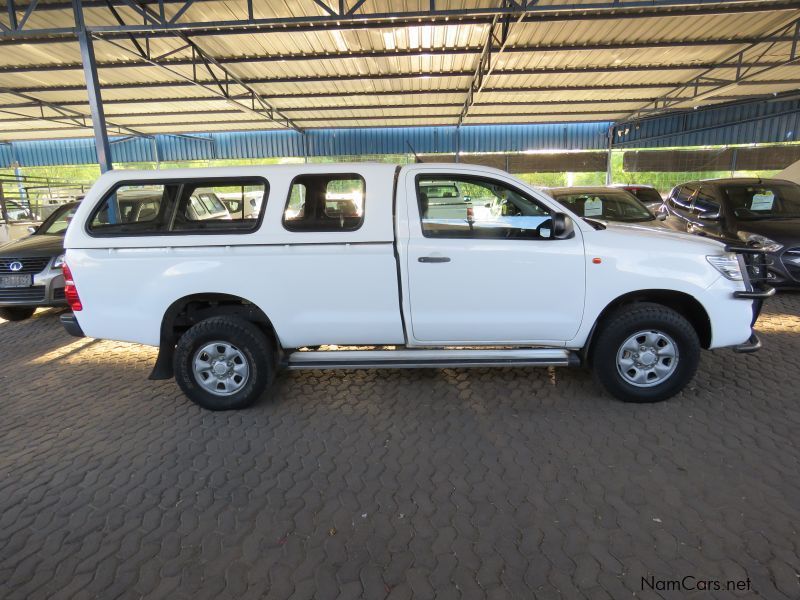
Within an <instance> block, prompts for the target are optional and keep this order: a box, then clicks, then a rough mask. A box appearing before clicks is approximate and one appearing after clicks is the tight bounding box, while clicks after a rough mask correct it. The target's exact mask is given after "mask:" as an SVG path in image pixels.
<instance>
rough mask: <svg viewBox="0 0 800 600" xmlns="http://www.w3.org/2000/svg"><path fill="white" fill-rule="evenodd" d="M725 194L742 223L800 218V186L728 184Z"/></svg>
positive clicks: (790, 184)
mask: <svg viewBox="0 0 800 600" xmlns="http://www.w3.org/2000/svg"><path fill="white" fill-rule="evenodd" d="M725 192H726V194H727V195H728V203H729V205H730V209H731V211H732V212H733V214H734V215H735V216H736V218H737V219H739V220H742V221H755V220H758V219H793V218H800V185H796V184H794V183H788V182H787V183H768V184H762V183H760V184H757V185H744V184H741V185H727V186H725Z"/></svg>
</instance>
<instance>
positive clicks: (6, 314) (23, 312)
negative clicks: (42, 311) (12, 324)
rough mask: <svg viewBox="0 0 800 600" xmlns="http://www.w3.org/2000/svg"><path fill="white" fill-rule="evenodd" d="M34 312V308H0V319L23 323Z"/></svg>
mask: <svg viewBox="0 0 800 600" xmlns="http://www.w3.org/2000/svg"><path fill="white" fill-rule="evenodd" d="M35 312H36V307H35V306H5V307H3V308H0V319H5V320H6V321H24V320H25V319H30V318H31V317H32V316H33V313H35Z"/></svg>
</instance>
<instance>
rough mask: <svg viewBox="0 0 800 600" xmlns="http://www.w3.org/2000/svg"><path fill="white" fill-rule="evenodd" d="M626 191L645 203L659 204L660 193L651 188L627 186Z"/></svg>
mask: <svg viewBox="0 0 800 600" xmlns="http://www.w3.org/2000/svg"><path fill="white" fill-rule="evenodd" d="M628 191H629V192H630V193H631V194H633V195H634V196H636V197H637V198H638V199H639V200H641V201H642V202H644V203H645V204H656V203H658V204H661V202H662V200H661V194H659V193H658V191H657V190H654V189H653V188H629V189H628Z"/></svg>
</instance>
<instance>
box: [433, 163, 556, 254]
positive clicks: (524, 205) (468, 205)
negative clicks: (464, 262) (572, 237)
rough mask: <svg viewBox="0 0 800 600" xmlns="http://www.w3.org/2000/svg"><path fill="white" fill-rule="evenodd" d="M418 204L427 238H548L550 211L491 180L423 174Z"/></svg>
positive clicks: (512, 189)
mask: <svg viewBox="0 0 800 600" xmlns="http://www.w3.org/2000/svg"><path fill="white" fill-rule="evenodd" d="M417 202H418V206H419V213H420V218H421V222H422V233H423V235H424V236H425V237H438V238H488V239H533V240H541V239H550V238H552V225H553V220H552V215H551V212H550V210H549V209H548V208H547V207H545V206H544V205H542V204H540V203H538V202H537V201H536V200H534V199H532V198H530V197H528V196H527V195H525V194H523V193H522V192H520V191H518V190H516V189H514V188H512V187H510V186H507V185H505V184H503V183H500V182H498V181H493V180H490V179H484V178H477V177H469V176H462V175H458V176H453V175H420V176H419V177H417Z"/></svg>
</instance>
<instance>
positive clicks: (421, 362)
mask: <svg viewBox="0 0 800 600" xmlns="http://www.w3.org/2000/svg"><path fill="white" fill-rule="evenodd" d="M579 364H580V359H579V358H578V355H577V354H575V353H574V352H571V351H569V350H564V349H561V348H528V349H515V350H407V349H404V350H308V351H302V352H294V353H292V354H290V355H289V360H288V365H287V368H289V369H377V368H381V369H421V368H433V369H442V368H451V367H459V368H460V367H574V366H578V365H579Z"/></svg>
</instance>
